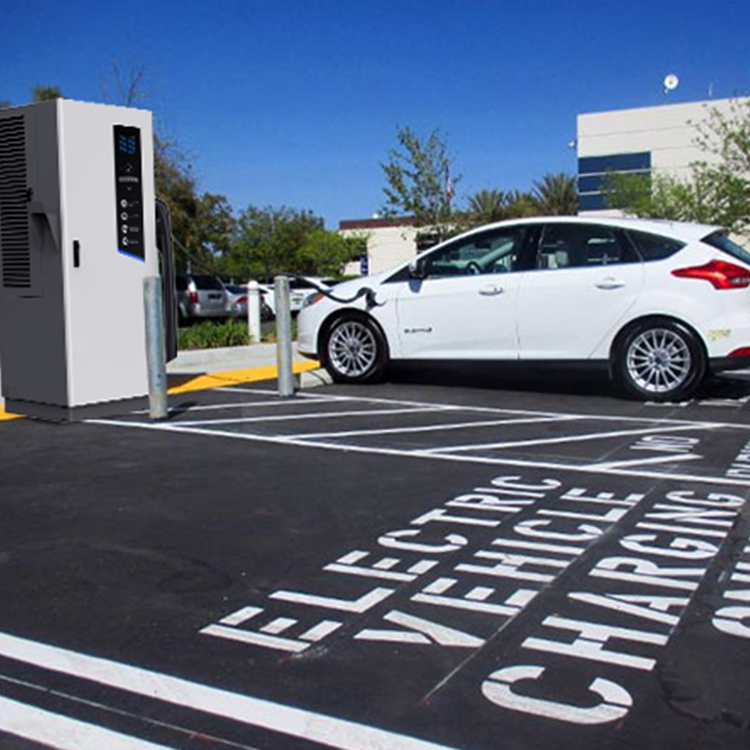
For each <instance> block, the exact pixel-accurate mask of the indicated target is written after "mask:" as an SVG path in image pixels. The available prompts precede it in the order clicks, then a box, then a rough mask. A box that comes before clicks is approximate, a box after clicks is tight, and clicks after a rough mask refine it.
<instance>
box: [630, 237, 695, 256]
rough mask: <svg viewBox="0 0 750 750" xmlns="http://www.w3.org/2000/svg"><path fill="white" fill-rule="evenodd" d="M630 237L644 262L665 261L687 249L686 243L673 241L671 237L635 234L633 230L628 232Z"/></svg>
mask: <svg viewBox="0 0 750 750" xmlns="http://www.w3.org/2000/svg"><path fill="white" fill-rule="evenodd" d="M628 235H629V236H630V239H631V240H633V242H634V243H635V246H636V247H637V248H638V252H640V254H641V257H642V258H643V260H663V259H664V258H668V257H669V256H670V255H674V254H675V253H676V252H677V251H678V250H682V248H683V247H685V243H684V242H680V241H679V240H673V239H671V238H670V237H661V236H659V235H658V234H648V232H634V231H633V230H632V229H631V230H628Z"/></svg>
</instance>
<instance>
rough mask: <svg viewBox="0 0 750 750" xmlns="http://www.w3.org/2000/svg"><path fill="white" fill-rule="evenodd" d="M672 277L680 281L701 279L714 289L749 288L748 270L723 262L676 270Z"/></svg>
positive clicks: (710, 262) (712, 262)
mask: <svg viewBox="0 0 750 750" xmlns="http://www.w3.org/2000/svg"><path fill="white" fill-rule="evenodd" d="M672 276H677V277H678V278H680V279H702V280H703V281H708V282H709V283H710V284H712V285H713V288H714V289H746V288H747V287H748V286H750V270H748V269H747V268H743V267H742V266H738V265H735V264H734V263H727V262H726V261H724V260H712V261H709V262H708V263H706V264H705V265H703V266H691V267H690V268H677V269H675V270H674V271H672Z"/></svg>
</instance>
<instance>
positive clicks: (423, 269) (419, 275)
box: [409, 258, 427, 279]
mask: <svg viewBox="0 0 750 750" xmlns="http://www.w3.org/2000/svg"><path fill="white" fill-rule="evenodd" d="M409 276H410V277H411V278H412V279H424V278H426V277H427V264H426V263H425V261H424V258H414V260H412V261H411V263H409Z"/></svg>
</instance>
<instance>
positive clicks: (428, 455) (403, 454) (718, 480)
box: [87, 419, 750, 487]
mask: <svg viewBox="0 0 750 750" xmlns="http://www.w3.org/2000/svg"><path fill="white" fill-rule="evenodd" d="M87 422H88V423H89V424H100V425H105V426H108V427H130V428H135V429H142V430H156V431H161V432H182V433H186V434H193V435H203V436H207V437H217V438H218V437H221V438H230V439H233V440H249V441H251V442H257V443H275V444H277V445H293V446H297V447H301V448H322V449H324V450H332V451H339V452H341V453H363V454H371V455H377V456H396V457H399V458H423V459H431V460H433V461H455V462H458V463H473V464H484V465H487V466H521V467H527V468H530V469H550V470H552V471H573V472H580V473H582V474H611V475H613V476H624V477H639V478H646V479H673V480H676V481H679V482H698V483H701V484H727V485H731V486H735V487H750V480H743V479H732V478H729V477H722V476H708V475H701V474H675V473H671V472H669V473H668V472H656V471H628V470H627V469H616V468H615V469H601V468H598V467H597V466H596V464H594V465H580V464H579V465H576V464H565V463H559V462H556V461H530V460H527V459H522V458H495V457H489V456H462V455H460V454H455V453H434V452H428V451H425V450H399V449H396V448H378V447H371V446H368V447H365V446H361V445H354V444H351V443H326V442H322V441H316V440H300V439H299V438H292V437H287V436H276V435H254V434H252V433H246V432H228V431H225V430H206V429H202V428H200V427H190V426H188V425H182V424H172V425H169V424H167V425H165V424H148V423H144V422H121V421H118V420H114V419H89V420H87ZM691 424H692V423H691ZM714 426H715V425H714ZM748 429H750V428H748Z"/></svg>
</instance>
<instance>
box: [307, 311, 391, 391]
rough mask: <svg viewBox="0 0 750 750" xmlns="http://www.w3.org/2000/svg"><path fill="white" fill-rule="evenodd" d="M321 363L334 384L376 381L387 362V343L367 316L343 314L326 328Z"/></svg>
mask: <svg viewBox="0 0 750 750" xmlns="http://www.w3.org/2000/svg"><path fill="white" fill-rule="evenodd" d="M321 354H322V360H323V365H324V366H325V368H326V370H328V372H329V374H330V375H331V377H332V378H333V380H334V381H335V382H337V383H367V382H373V381H376V380H379V379H381V378H382V377H383V374H384V373H385V369H386V366H387V365H388V345H387V343H386V341H385V337H384V336H383V334H382V332H381V331H380V329H379V328H378V327H377V326H376V325H375V324H374V323H373V322H371V321H370V320H368V318H366V317H365V316H360V315H345V316H343V317H341V318H338V319H337V320H335V321H334V322H333V324H332V325H331V326H330V328H329V329H328V331H327V333H326V335H325V337H324V341H323V347H322V352H321Z"/></svg>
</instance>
